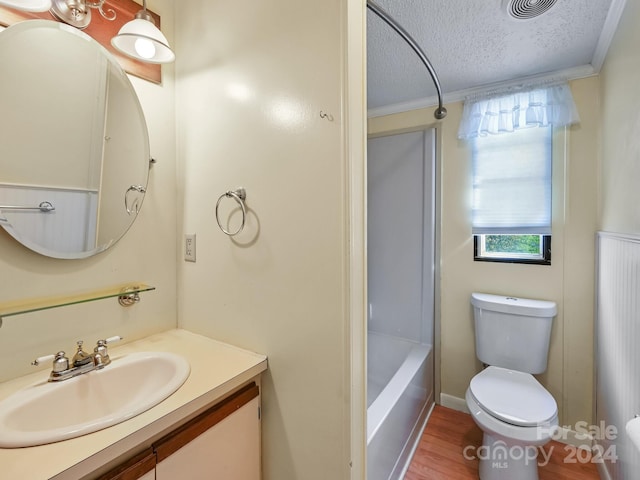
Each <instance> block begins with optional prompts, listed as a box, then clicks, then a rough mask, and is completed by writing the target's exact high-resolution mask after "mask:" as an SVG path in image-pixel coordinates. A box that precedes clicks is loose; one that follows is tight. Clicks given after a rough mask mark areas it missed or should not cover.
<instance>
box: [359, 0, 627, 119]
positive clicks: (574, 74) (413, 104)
mask: <svg viewBox="0 0 640 480" xmlns="http://www.w3.org/2000/svg"><path fill="white" fill-rule="evenodd" d="M614 1H617V0H614ZM622 1H626V0H622ZM597 73H598V72H597V71H596V70H595V69H594V67H593V66H592V65H591V64H588V65H581V66H579V67H573V68H567V69H564V70H558V71H556V72H550V73H543V74H539V75H530V76H527V77H521V78H518V79H515V80H508V81H504V82H496V83H491V84H487V85H482V86H480V87H474V88H467V89H464V90H458V91H455V92H451V93H445V94H444V95H443V98H442V100H443V103H445V104H446V103H455V102H461V101H463V100H464V99H465V98H466V97H468V96H470V95H477V94H481V93H485V92H487V91H490V90H495V89H499V88H508V87H516V86H518V85H525V84H529V83H537V82H541V83H542V82H546V81H553V80H566V81H569V80H577V79H579V78H586V77H591V76H593V75H596V74H597ZM436 105H438V97H437V96H436V95H433V96H430V97H423V98H419V99H416V100H412V101H409V102H401V103H395V104H392V105H385V106H382V107H376V108H371V109H369V110H368V111H367V118H374V117H382V116H384V115H392V114H394V113H401V112H407V111H409V110H419V109H421V108H430V107H434V106H436Z"/></svg>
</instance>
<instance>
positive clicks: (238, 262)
mask: <svg viewBox="0 0 640 480" xmlns="http://www.w3.org/2000/svg"><path fill="white" fill-rule="evenodd" d="M349 3H353V4H354V5H357V6H358V8H354V11H353V13H354V15H355V16H356V17H359V20H358V18H356V19H355V22H356V25H357V28H359V29H360V30H361V28H362V27H361V25H362V24H363V17H364V3H362V2H349ZM346 15H347V2H346V1H341V0H329V1H324V2H315V1H310V0H304V1H300V0H276V1H273V2H255V1H253V0H219V1H216V2H210V1H205V0H189V1H185V2H180V5H179V8H178V7H176V31H177V32H178V35H177V38H176V50H177V61H176V69H177V70H176V71H177V85H178V88H177V127H178V162H179V168H180V176H179V185H181V188H183V191H181V192H180V197H179V198H180V200H179V202H180V206H179V211H181V212H183V214H182V216H181V218H180V221H179V228H178V231H179V232H181V234H182V233H196V235H197V241H196V245H197V250H196V257H197V262H196V263H185V262H182V261H180V262H179V286H180V290H179V299H180V303H179V324H180V326H181V327H184V328H187V329H189V330H191V331H194V332H197V333H202V334H205V335H209V336H211V337H214V338H217V339H220V340H222V341H225V342H229V343H232V344H235V345H239V346H241V347H244V348H247V349H250V350H254V351H258V352H261V353H264V354H266V355H268V357H269V371H268V372H267V373H266V375H265V379H264V381H263V402H264V404H263V412H264V416H263V468H264V478H265V479H266V480H284V479H305V480H313V479H332V480H333V479H336V480H337V479H340V478H348V475H349V461H350V458H349V450H350V446H349V442H350V437H349V428H350V423H351V421H352V417H351V414H350V404H349V398H350V388H351V385H350V384H351V376H350V368H351V356H350V346H349V342H350V338H349V335H350V324H349V311H350V308H351V306H350V303H349V290H350V288H349V286H350V283H351V279H350V277H349V265H350V263H349V262H350V256H349V239H350V232H349V221H350V219H351V215H350V214H349V208H350V204H349V198H350V197H349V195H350V193H349V188H350V184H349V182H350V178H349V177H348V168H349V166H350V157H349V155H350V152H351V150H348V149H347V148H346V147H347V144H348V142H349V141H353V142H354V143H355V144H356V145H360V147H359V148H360V149H361V151H363V150H362V146H361V145H362V142H363V139H362V138H360V139H358V138H354V139H350V138H349V137H347V130H346V129H347V128H348V125H350V123H349V122H353V124H354V125H356V127H357V126H358V125H360V130H362V125H363V123H364V114H363V113H364V112H363V109H362V108H361V109H360V112H362V113H361V114H360V117H359V118H358V112H357V111H352V113H353V114H354V117H353V118H354V119H353V120H352V119H351V118H349V117H347V116H346V114H345V113H346V110H345V109H346V102H347V101H348V99H347V97H345V94H346V83H345V78H346V70H345V68H346V64H345V52H346V41H347V40H346V36H345V35H346V34H347V30H346V24H347V23H346V22H347V17H346ZM360 40H361V37H360ZM362 47H363V44H362V42H361V41H360V44H359V51H360V52H362V51H363V48H362ZM356 51H357V49H356ZM360 55H362V54H361V53H360ZM356 65H358V66H359V69H358V70H356V71H355V74H356V76H358V78H357V79H356V80H355V82H356V85H357V87H354V88H356V89H357V90H356V91H357V93H358V98H357V99H355V100H354V101H355V102H356V103H357V102H360V103H362V85H363V83H362V79H363V68H362V66H363V63H362V58H360V63H357V64H356ZM349 68H351V66H350V67H349ZM321 111H322V112H324V113H327V114H329V115H330V116H331V118H328V119H327V118H321V116H320V112H321ZM361 136H362V135H361ZM360 158H363V155H362V154H360ZM361 168H363V167H361ZM363 171H364V170H363ZM354 175H356V177H357V178H362V173H359V174H358V173H356V174H354ZM239 186H243V187H245V188H246V192H247V207H248V208H249V214H248V218H247V225H246V227H245V229H244V231H243V232H242V234H240V235H238V236H237V237H234V238H233V239H232V238H229V237H227V236H225V235H224V234H223V233H222V232H221V231H220V229H219V228H218V226H217V224H216V220H215V217H214V212H215V204H216V201H217V199H218V197H219V196H220V195H221V194H223V193H224V192H225V191H227V190H230V189H234V188H236V187H239ZM233 208H234V203H233V201H232V200H230V199H225V200H224V201H223V203H222V204H221V217H223V220H224V219H226V218H227V216H228V215H229V212H230V211H232V210H233ZM363 209H364V207H363V200H361V203H360V204H359V210H360V211H364V210H363ZM239 217H240V215H239V213H238V211H237V210H236V212H235V214H233V215H232V220H233V221H234V222H235V221H237V220H238V219H239ZM236 226H237V224H236V223H234V224H233V225H232V226H231V227H230V228H236ZM181 236H182V235H181ZM354 238H356V237H354ZM360 255H361V256H362V257H363V256H364V252H363V250H360ZM356 321H357V319H356ZM361 353H362V352H361ZM357 361H360V362H362V365H363V364H364V360H363V355H362V356H361V357H359V358H358V359H357ZM362 365H361V366H360V368H362ZM211 368H215V365H212V366H211ZM362 395H363V394H362ZM359 408H360V410H359V412H360V415H362V414H363V413H362V412H363V410H364V406H360V407H359ZM359 448H362V446H360V447H359ZM356 463H358V462H356ZM356 468H358V465H356Z"/></svg>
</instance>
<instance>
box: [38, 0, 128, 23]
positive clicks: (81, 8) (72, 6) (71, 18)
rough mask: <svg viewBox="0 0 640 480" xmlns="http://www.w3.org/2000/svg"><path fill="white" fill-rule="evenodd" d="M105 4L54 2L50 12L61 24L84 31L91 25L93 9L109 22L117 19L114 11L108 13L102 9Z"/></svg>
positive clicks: (97, 0) (79, 0) (82, 0)
mask: <svg viewBox="0 0 640 480" xmlns="http://www.w3.org/2000/svg"><path fill="white" fill-rule="evenodd" d="M104 2H105V0H52V2H51V10H50V12H51V14H52V15H53V16H54V17H56V18H57V19H58V20H60V21H61V22H64V23H68V24H69V25H71V26H73V27H76V28H79V29H83V28H87V27H88V26H89V24H90V23H91V9H96V10H98V12H100V15H102V16H103V17H104V18H105V19H107V20H109V21H113V20H115V19H116V12H115V11H114V10H113V9H111V8H110V9H109V10H108V11H106V12H105V11H104V10H103V9H102V6H103V5H104Z"/></svg>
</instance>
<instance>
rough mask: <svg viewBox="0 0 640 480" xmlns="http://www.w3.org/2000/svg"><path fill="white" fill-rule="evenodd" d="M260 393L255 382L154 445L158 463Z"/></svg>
mask: <svg viewBox="0 0 640 480" xmlns="http://www.w3.org/2000/svg"><path fill="white" fill-rule="evenodd" d="M259 393H260V389H259V387H258V386H257V385H256V384H255V382H252V383H250V384H248V385H246V386H245V387H243V388H241V389H240V390H238V391H237V392H235V393H234V394H233V395H231V396H229V397H228V398H226V399H224V400H223V401H222V402H220V403H218V404H217V405H214V406H213V407H211V408H210V409H208V410H206V411H205V412H203V413H201V414H200V415H198V416H197V417H195V418H193V419H192V420H190V421H189V422H187V423H186V424H184V425H183V426H181V427H179V428H178V429H177V430H174V431H173V432H171V433H170V434H169V435H167V436H166V437H164V438H162V439H160V440H159V441H158V442H156V443H154V444H153V449H154V451H155V453H156V459H157V462H158V463H160V462H161V461H162V460H164V459H165V458H167V457H168V456H169V455H171V454H173V453H175V452H177V451H178V450H179V449H180V448H182V447H183V446H185V445H186V444H187V443H189V442H190V441H192V440H193V439H195V438H196V437H198V436H200V435H201V434H203V433H204V432H206V431H207V430H209V429H210V428H211V427H213V426H214V425H215V424H217V423H219V422H221V421H222V420H224V419H225V418H227V417H228V416H229V415H231V414H232V413H234V412H235V411H236V410H238V409H239V408H241V407H243V406H244V405H246V404H247V403H249V402H250V401H251V400H253V399H254V398H256V397H257V396H258V395H259ZM256 415H257V413H256Z"/></svg>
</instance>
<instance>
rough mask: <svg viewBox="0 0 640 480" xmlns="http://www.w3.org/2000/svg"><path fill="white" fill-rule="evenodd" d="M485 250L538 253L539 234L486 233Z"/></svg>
mask: <svg viewBox="0 0 640 480" xmlns="http://www.w3.org/2000/svg"><path fill="white" fill-rule="evenodd" d="M485 250H486V251H487V252H496V253H498V252H509V253H531V254H539V253H540V235H486V236H485Z"/></svg>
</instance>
